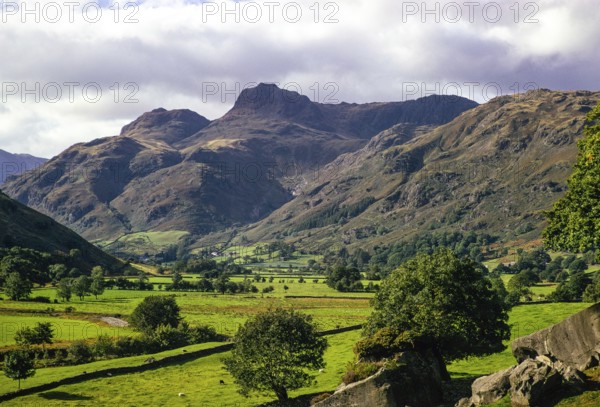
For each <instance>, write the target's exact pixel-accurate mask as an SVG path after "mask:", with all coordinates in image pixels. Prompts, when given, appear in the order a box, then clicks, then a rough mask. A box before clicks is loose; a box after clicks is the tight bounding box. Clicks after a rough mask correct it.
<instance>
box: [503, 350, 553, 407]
mask: <svg viewBox="0 0 600 407" xmlns="http://www.w3.org/2000/svg"><path fill="white" fill-rule="evenodd" d="M509 381H510V393H511V395H510V399H511V401H512V405H513V406H540V405H542V404H543V402H544V401H545V400H547V399H548V397H549V396H551V395H552V394H553V393H554V392H555V391H556V390H558V388H559V387H560V385H561V384H562V376H561V375H560V372H559V371H558V370H556V369H554V368H553V367H552V366H550V365H548V364H546V363H544V362H543V361H540V360H535V359H527V360H525V361H524V362H522V363H521V364H520V365H519V366H517V367H516V368H515V369H514V370H513V371H512V373H511V374H510V376H509Z"/></svg>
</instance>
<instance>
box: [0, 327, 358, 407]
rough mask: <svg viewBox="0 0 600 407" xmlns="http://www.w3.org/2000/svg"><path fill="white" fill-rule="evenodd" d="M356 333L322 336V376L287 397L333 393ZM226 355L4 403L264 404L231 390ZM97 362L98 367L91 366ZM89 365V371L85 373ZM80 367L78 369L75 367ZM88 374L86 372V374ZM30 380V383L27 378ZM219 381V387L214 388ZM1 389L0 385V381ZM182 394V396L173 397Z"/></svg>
mask: <svg viewBox="0 0 600 407" xmlns="http://www.w3.org/2000/svg"><path fill="white" fill-rule="evenodd" d="M359 335H360V332H359V331H352V332H346V333H342V334H338V335H330V336H327V340H328V341H329V348H328V349H327V351H326V353H325V361H326V363H327V365H326V367H325V369H324V371H323V372H322V373H319V372H314V373H315V374H316V376H317V377H316V384H315V386H313V387H309V388H306V389H300V390H297V391H293V392H290V397H296V396H299V395H302V394H311V393H317V392H324V391H332V390H334V389H335V388H336V387H337V386H338V385H339V383H340V382H341V377H342V375H343V373H344V372H345V370H346V365H347V363H348V362H351V361H352V360H353V358H354V354H353V353H352V345H353V344H354V343H355V342H356V341H357V340H358V338H359ZM226 355H228V353H224V354H217V355H213V356H208V357H205V358H200V359H197V360H195V361H191V362H187V363H181V364H174V365H170V366H167V367H165V368H161V369H158V370H152V371H148V372H143V373H135V374H129V375H123V376H114V377H107V378H103V379H95V380H90V381H87V382H84V383H79V384H74V385H68V386H62V387H59V388H57V389H54V390H52V391H48V392H43V393H39V394H36V395H33V396H27V397H20V398H18V399H15V400H12V401H9V402H6V403H4V404H5V405H6V406H40V405H43V406H64V405H90V404H92V403H93V404H94V405H98V406H109V405H119V406H166V405H168V406H203V407H204V406H206V407H211V406H214V407H225V406H231V407H233V406H254V405H257V404H261V403H264V402H266V401H270V400H272V399H273V398H271V397H268V396H253V397H251V398H248V399H246V398H244V397H242V396H240V395H239V394H238V393H237V391H236V389H237V388H236V386H235V384H234V383H233V379H232V377H231V376H230V375H229V374H228V373H227V371H225V370H224V369H223V367H222V362H221V360H222V358H223V357H225V356H226ZM96 363H101V362H96ZM91 365H93V364H90V368H91ZM79 368H81V367H79ZM88 371H89V370H88ZM31 380H32V381H33V378H32V379H31ZM220 380H223V381H224V382H225V385H219V381H220ZM0 383H1V384H4V383H5V382H0ZM179 393H185V395H186V396H185V397H179V396H178V394H179Z"/></svg>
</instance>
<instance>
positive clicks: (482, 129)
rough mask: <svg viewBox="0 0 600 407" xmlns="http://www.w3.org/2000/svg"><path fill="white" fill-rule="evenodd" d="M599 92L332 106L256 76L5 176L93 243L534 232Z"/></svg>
mask: <svg viewBox="0 0 600 407" xmlns="http://www.w3.org/2000/svg"><path fill="white" fill-rule="evenodd" d="M599 100H600V93H597V92H596V93H594V92H588V91H569V92H566V91H550V90H545V89H542V90H536V91H530V92H527V93H525V94H519V95H512V96H501V97H497V98H495V99H493V100H491V101H489V102H487V103H485V104H482V105H478V104H477V103H475V102H473V101H470V100H468V99H465V98H461V97H457V96H429V97H426V98H421V99H418V100H413V101H405V102H390V103H368V104H348V103H340V104H335V105H331V104H320V103H314V102H311V101H310V100H309V99H308V98H307V97H305V96H302V95H299V94H298V93H295V92H290V91H286V90H283V89H279V88H278V87H276V86H275V85H268V84H261V85H259V86H257V87H256V88H252V89H246V90H245V91H243V92H242V93H241V94H240V96H239V97H238V99H237V101H236V102H235V105H234V106H233V108H232V109H231V110H230V111H229V112H227V113H226V114H225V115H224V116H223V117H221V118H219V119H216V120H213V121H210V120H208V119H206V118H205V117H203V116H201V115H199V114H197V113H194V112H192V111H190V110H171V111H167V110H165V109H162V108H159V109H155V110H153V111H151V112H147V113H144V114H142V115H141V116H140V117H139V118H138V119H136V120H135V121H133V122H132V123H130V124H128V125H126V126H124V127H123V129H122V130H121V133H120V135H118V136H112V137H105V138H101V139H97V140H93V141H91V142H87V143H80V144H76V145H74V146H72V147H70V148H68V149H67V150H65V151H64V152H63V153H61V154H59V155H58V156H56V157H54V158H53V159H51V160H50V161H48V162H47V163H46V164H44V165H43V166H42V167H41V168H40V169H39V170H38V171H34V172H30V173H25V174H23V175H21V176H19V177H13V178H11V179H9V180H8V181H7V182H6V183H5V185H3V189H4V191H5V192H6V193H7V194H8V195H10V196H11V197H13V198H15V199H17V200H19V201H20V202H22V203H24V204H26V205H28V206H30V207H32V208H34V209H36V210H38V211H40V212H42V213H45V214H48V215H50V216H52V217H53V218H54V219H55V220H57V221H59V222H61V223H63V224H65V225H67V226H69V227H70V228H72V229H73V230H75V231H76V232H78V233H79V234H81V235H82V236H84V237H85V238H87V239H89V240H93V241H97V242H112V241H114V240H115V239H118V238H120V237H121V236H123V235H128V234H132V233H136V232H156V231H158V232H161V231H162V232H167V231H180V232H186V233H187V235H188V237H189V239H188V240H187V243H188V244H190V245H191V246H192V247H202V246H206V245H209V244H213V243H215V242H223V241H232V236H233V242H234V243H235V242H238V243H247V242H259V241H272V240H277V239H285V240H287V241H289V242H293V243H297V244H298V245H300V246H301V247H305V248H310V249H315V250H323V249H326V248H329V247H332V246H335V245H345V246H349V247H350V248H356V247H369V246H374V245H379V244H385V243H388V242H392V241H398V240H402V239H405V238H407V237H411V236H414V235H418V234H422V233H427V232H430V231H436V230H439V231H444V230H461V231H474V232H482V233H483V232H485V233H490V234H494V235H497V236H499V237H502V238H503V239H506V240H514V239H521V238H523V239H529V238H535V237H536V236H538V233H539V230H540V229H541V228H542V227H543V225H544V217H543V214H542V211H543V210H545V209H548V208H549V207H550V206H551V205H552V203H553V202H554V201H555V200H556V199H557V198H558V197H560V196H561V194H563V193H564V191H565V188H566V179H567V177H568V175H569V174H570V172H571V166H572V164H573V162H574V160H575V155H576V152H577V145H576V141H577V139H578V138H579V137H580V136H581V134H582V130H583V127H584V123H585V114H586V112H588V111H589V110H591V109H592V107H593V106H594V105H595V104H596V103H598V101H599ZM175 236H179V237H180V236H181V234H176V235H175Z"/></svg>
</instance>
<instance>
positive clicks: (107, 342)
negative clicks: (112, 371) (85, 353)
mask: <svg viewBox="0 0 600 407" xmlns="http://www.w3.org/2000/svg"><path fill="white" fill-rule="evenodd" d="M93 353H94V356H97V357H107V356H113V355H114V356H116V355H117V348H116V346H115V342H114V340H113V338H112V337H110V336H108V335H100V336H98V338H96V342H95V343H94V347H93Z"/></svg>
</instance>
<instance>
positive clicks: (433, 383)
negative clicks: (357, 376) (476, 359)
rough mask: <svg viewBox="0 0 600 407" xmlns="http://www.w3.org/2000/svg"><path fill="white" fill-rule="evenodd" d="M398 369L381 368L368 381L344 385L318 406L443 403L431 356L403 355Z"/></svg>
mask: <svg viewBox="0 0 600 407" xmlns="http://www.w3.org/2000/svg"><path fill="white" fill-rule="evenodd" d="M396 365H397V367H395V368H393V369H385V368H384V369H380V370H379V371H378V372H377V373H376V374H374V375H373V376H370V377H368V378H366V379H365V380H362V381H359V382H356V383H351V384H349V385H347V386H340V388H338V390H336V392H335V393H334V394H333V395H332V396H331V397H329V398H327V399H325V400H323V401H320V402H318V403H316V404H314V407H404V406H407V405H408V406H411V407H430V406H431V407H433V406H437V405H439V404H440V402H441V401H442V398H443V394H442V376H441V374H440V370H439V367H438V366H437V361H436V359H435V358H434V357H433V356H432V355H430V354H426V353H425V354H424V353H419V352H415V351H407V352H403V353H402V354H400V355H399V356H398V357H397V358H396Z"/></svg>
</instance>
